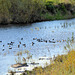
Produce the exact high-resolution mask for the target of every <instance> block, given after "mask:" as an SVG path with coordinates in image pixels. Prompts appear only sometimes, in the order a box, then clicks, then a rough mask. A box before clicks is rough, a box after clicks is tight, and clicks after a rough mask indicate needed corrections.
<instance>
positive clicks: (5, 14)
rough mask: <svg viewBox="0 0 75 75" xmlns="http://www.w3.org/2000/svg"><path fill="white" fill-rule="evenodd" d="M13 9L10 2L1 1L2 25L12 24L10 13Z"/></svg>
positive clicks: (0, 20) (0, 16)
mask: <svg viewBox="0 0 75 75" xmlns="http://www.w3.org/2000/svg"><path fill="white" fill-rule="evenodd" d="M10 8H11V3H10V0H0V23H3V22H4V23H8V22H10V13H9V10H10Z"/></svg>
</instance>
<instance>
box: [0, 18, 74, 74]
mask: <svg viewBox="0 0 75 75" xmlns="http://www.w3.org/2000/svg"><path fill="white" fill-rule="evenodd" d="M72 32H74V33H75V19H70V20H58V21H46V22H38V23H33V24H30V25H26V26H24V25H20V26H19V25H8V26H0V73H1V74H2V73H3V74H4V73H5V72H6V71H7V69H8V67H9V66H10V65H11V64H14V63H15V54H16V53H17V52H18V51H23V50H29V52H30V53H31V54H32V55H33V56H32V57H33V58H34V59H35V58H38V57H41V56H49V57H52V56H53V55H58V54H64V53H65V51H64V45H66V40H67V38H71V36H72ZM74 36H75V35H74ZM37 39H38V40H39V39H40V40H41V42H40V41H38V40H37ZM11 43H12V44H11ZM9 44H10V45H9ZM4 69H5V71H4Z"/></svg>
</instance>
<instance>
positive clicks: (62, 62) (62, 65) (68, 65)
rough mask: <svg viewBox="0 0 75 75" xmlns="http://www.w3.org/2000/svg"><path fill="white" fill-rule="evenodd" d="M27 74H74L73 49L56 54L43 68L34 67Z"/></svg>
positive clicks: (74, 60)
mask: <svg viewBox="0 0 75 75" xmlns="http://www.w3.org/2000/svg"><path fill="white" fill-rule="evenodd" d="M27 75H75V51H74V50H72V51H70V52H69V53H68V54H67V55H61V56H60V55H58V56H57V57H56V59H55V60H54V61H53V62H52V63H51V64H50V65H49V66H47V67H45V68H41V67H39V68H35V69H34V70H33V71H32V72H28V74H27Z"/></svg>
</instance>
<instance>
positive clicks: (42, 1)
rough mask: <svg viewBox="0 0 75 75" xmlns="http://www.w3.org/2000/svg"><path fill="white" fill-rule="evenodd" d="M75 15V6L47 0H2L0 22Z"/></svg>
mask: <svg viewBox="0 0 75 75" xmlns="http://www.w3.org/2000/svg"><path fill="white" fill-rule="evenodd" d="M66 14H70V18H71V17H72V16H73V17H75V6H73V5H71V4H65V3H60V4H58V5H56V4H54V2H52V1H46V0H0V24H9V23H29V22H35V21H42V20H54V19H60V17H61V18H62V17H63V15H66Z"/></svg>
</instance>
